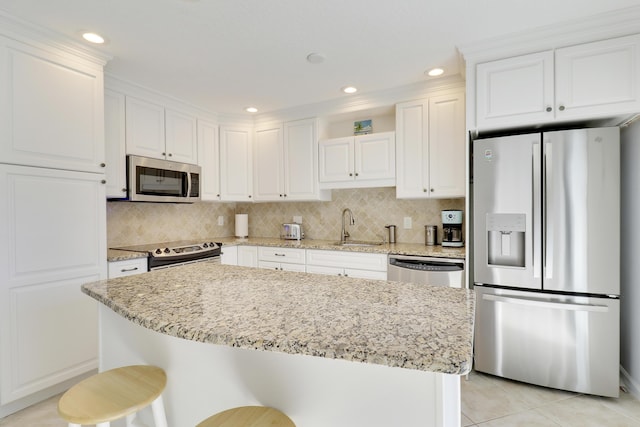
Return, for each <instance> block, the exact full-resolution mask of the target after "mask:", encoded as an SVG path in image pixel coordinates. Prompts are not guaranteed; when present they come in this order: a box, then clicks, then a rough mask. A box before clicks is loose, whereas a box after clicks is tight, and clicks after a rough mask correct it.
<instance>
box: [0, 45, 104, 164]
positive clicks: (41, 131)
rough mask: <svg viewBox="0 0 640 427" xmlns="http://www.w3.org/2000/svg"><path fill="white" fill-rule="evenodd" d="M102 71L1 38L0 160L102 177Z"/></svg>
mask: <svg viewBox="0 0 640 427" xmlns="http://www.w3.org/2000/svg"><path fill="white" fill-rule="evenodd" d="M103 88H104V84H103V71H102V66H100V65H98V64H95V63H92V62H88V61H83V60H81V59H79V58H78V57H74V56H71V55H68V54H65V53H63V52H58V51H56V50H55V49H51V50H47V51H45V50H41V49H39V48H36V47H34V46H33V45H27V44H23V43H21V42H19V41H16V40H12V39H9V38H5V37H2V36H0V159H1V161H2V162H6V163H14V164H20V165H30V166H42V167H51V168H57V169H66V170H77V171H86V172H99V173H103V172H104V167H105V151H104V128H103V126H104V119H103V114H104V104H103V102H104V101H103Z"/></svg>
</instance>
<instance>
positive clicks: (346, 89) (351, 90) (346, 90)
mask: <svg viewBox="0 0 640 427" xmlns="http://www.w3.org/2000/svg"><path fill="white" fill-rule="evenodd" d="M341 90H342V91H343V92H344V93H356V92H357V91H358V89H357V88H355V87H353V86H345V87H343V88H342V89H341Z"/></svg>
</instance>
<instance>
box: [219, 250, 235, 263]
mask: <svg viewBox="0 0 640 427" xmlns="http://www.w3.org/2000/svg"><path fill="white" fill-rule="evenodd" d="M220 263H221V264H224V265H238V247H237V246H224V245H223V246H222V255H220Z"/></svg>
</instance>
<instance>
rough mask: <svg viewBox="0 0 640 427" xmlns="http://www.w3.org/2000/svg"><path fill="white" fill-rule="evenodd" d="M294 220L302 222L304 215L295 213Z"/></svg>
mask: <svg viewBox="0 0 640 427" xmlns="http://www.w3.org/2000/svg"><path fill="white" fill-rule="evenodd" d="M293 222H295V223H296V224H302V216H301V215H294V216H293Z"/></svg>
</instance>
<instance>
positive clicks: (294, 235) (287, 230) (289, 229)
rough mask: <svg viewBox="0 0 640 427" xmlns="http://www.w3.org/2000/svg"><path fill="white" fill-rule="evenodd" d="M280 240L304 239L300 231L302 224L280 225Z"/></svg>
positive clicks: (302, 232)
mask: <svg viewBox="0 0 640 427" xmlns="http://www.w3.org/2000/svg"><path fill="white" fill-rule="evenodd" d="M280 238H281V239H285V240H300V239H304V231H302V224H296V223H289V224H282V228H281V229H280Z"/></svg>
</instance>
